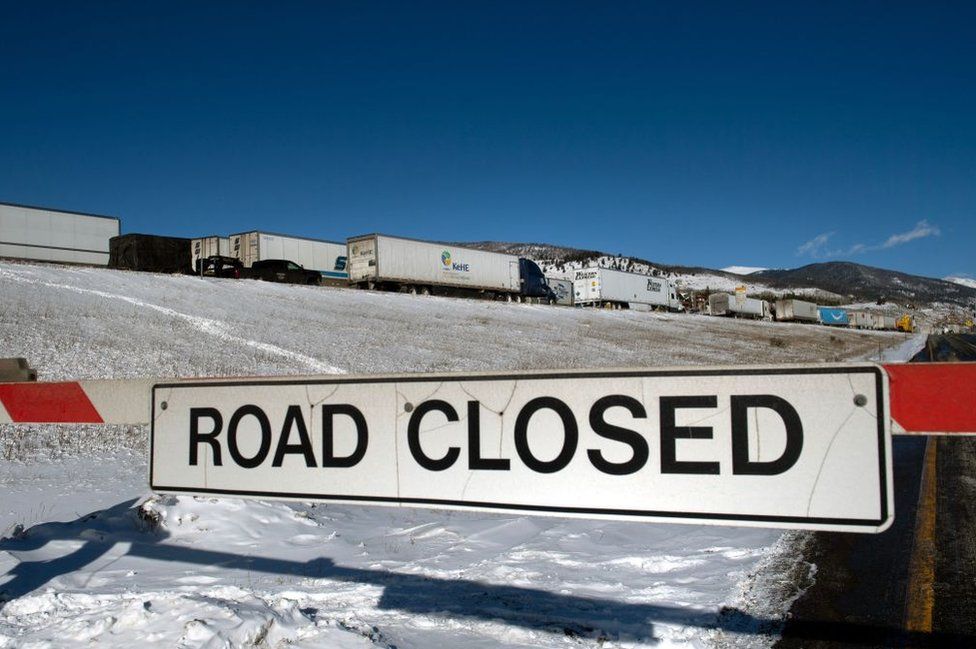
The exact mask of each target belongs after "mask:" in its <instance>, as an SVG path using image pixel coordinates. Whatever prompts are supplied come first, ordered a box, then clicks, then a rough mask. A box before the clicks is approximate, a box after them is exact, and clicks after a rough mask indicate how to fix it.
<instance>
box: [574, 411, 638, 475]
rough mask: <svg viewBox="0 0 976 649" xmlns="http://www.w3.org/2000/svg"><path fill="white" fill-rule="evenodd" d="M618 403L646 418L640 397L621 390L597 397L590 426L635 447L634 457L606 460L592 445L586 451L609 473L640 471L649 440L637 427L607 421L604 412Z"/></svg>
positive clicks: (595, 463) (633, 449)
mask: <svg viewBox="0 0 976 649" xmlns="http://www.w3.org/2000/svg"><path fill="white" fill-rule="evenodd" d="M615 406H619V407H621V408H626V409H627V410H628V411H629V412H630V414H631V415H633V416H634V417H639V418H641V419H646V418H647V411H646V410H644V406H643V405H641V402H640V401H638V400H637V399H634V398H633V397H627V396H624V395H622V394H612V395H610V396H607V397H603V398H602V399H600V400H598V401H597V402H596V403H594V404H593V407H592V408H590V428H592V429H593V432H594V433H596V434H597V435H599V436H600V437H605V438H607V439H612V440H614V441H615V442H622V443H624V444H627V445H628V446H630V448H631V449H632V451H633V457H631V458H630V459H629V460H627V461H626V462H619V463H617V462H609V461H607V460H606V458H604V457H603V453H601V452H600V451H599V450H594V449H589V450H588V451H586V454H587V455H589V456H590V462H591V463H592V464H593V466H595V467H596V468H597V469H598V470H600V471H603V472H604V473H608V474H610V475H628V474H630V473H636V472H637V471H640V470H641V469H642V468H644V465H645V464H647V455H648V451H647V440H645V439H644V437H643V436H641V434H640V433H638V432H637V431H635V430H630V429H629V428H621V427H620V426H614V425H613V424H610V423H607V421H606V419H604V418H603V415H605V414H606V412H607V410H609V409H610V408H613V407H615Z"/></svg>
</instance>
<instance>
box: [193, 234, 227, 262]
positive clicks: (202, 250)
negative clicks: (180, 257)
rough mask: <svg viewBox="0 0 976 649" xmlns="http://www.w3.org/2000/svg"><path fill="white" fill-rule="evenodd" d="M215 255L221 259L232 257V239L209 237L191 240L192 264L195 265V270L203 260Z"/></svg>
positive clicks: (216, 236)
mask: <svg viewBox="0 0 976 649" xmlns="http://www.w3.org/2000/svg"><path fill="white" fill-rule="evenodd" d="M214 255H219V256H221V257H230V256H231V254H230V237H221V236H219V235H211V236H209V237H200V238H199V239H191V240H190V262H191V263H192V264H193V268H197V263H198V262H199V261H200V260H201V259H206V258H207V257H213V256H214Z"/></svg>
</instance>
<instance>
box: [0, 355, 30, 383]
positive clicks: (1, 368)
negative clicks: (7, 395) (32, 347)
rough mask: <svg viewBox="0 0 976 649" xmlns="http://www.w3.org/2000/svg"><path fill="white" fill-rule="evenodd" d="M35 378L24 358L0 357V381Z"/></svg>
mask: <svg viewBox="0 0 976 649" xmlns="http://www.w3.org/2000/svg"><path fill="white" fill-rule="evenodd" d="M36 380H37V370H35V369H31V366H30V365H28V364H27V359H26V358H0V383H24V382H27V381H36Z"/></svg>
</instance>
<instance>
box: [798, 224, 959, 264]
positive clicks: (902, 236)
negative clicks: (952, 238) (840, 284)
mask: <svg viewBox="0 0 976 649" xmlns="http://www.w3.org/2000/svg"><path fill="white" fill-rule="evenodd" d="M835 233H836V232H824V233H823V234H818V235H817V236H815V237H814V238H812V239H810V240H809V241H807V242H806V243H804V244H803V245H801V246H800V247H799V248H797V249H796V254H797V255H799V256H801V257H802V256H804V255H806V256H810V257H814V258H816V259H823V258H824V257H849V256H852V255H860V254H862V253H865V252H872V251H874V250H887V249H888V248H894V247H895V246H901V245H904V244H906V243H908V242H909V241H915V240H916V239H924V238H926V237H937V236H939V235H940V234H942V231H941V230H939V226H937V225H932V224H931V223H929V222H928V221H927V220H926V219H922V220H921V221H919V222H918V223H916V224H915V227H914V228H912V229H911V230H909V231H908V232H899V233H897V234H892V235H891V236H889V237H888V238H887V239H885V240H884V242H883V243H879V244H875V245H867V244H864V243H855V244H854V245H852V246H851V247H850V248H847V249H839V248H838V249H830V250H828V249H827V247H826V246H827V242H828V241H829V240H830V238H831V237H832V236H834V234H835Z"/></svg>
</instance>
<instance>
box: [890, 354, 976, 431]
mask: <svg viewBox="0 0 976 649" xmlns="http://www.w3.org/2000/svg"><path fill="white" fill-rule="evenodd" d="M884 368H885V371H886V372H887V373H888V378H889V385H890V388H889V391H890V395H891V418H892V419H894V420H895V421H897V422H898V423H899V424H900V425H901V427H902V428H904V429H905V431H906V432H909V433H974V432H976V363H910V364H906V365H885V366H884Z"/></svg>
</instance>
